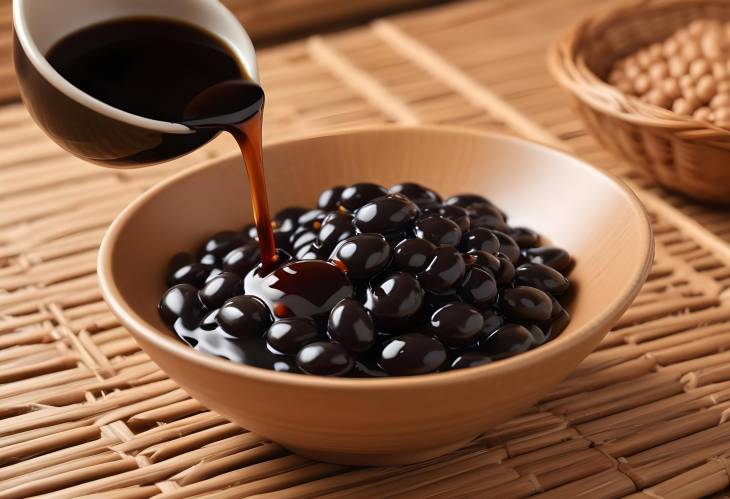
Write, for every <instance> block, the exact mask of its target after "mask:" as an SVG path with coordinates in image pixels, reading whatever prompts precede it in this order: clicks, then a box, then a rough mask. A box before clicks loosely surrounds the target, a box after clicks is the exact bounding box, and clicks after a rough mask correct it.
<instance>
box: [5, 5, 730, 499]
mask: <svg viewBox="0 0 730 499" xmlns="http://www.w3.org/2000/svg"><path fill="white" fill-rule="evenodd" d="M605 3H606V2H599V1H594V2H584V1H582V0H542V1H540V2H524V1H522V0H492V1H474V2H464V3H458V4H454V5H450V6H445V7H439V8H435V9H432V10H429V11H422V12H417V13H414V14H408V15H405V16H400V17H396V18H393V19H388V20H380V21H377V22H375V23H373V24H371V25H369V26H367V27H366V28H362V29H357V30H353V31H348V32H344V33H342V34H337V35H332V36H327V37H324V38H322V37H315V38H310V39H308V40H306V41H302V42H297V43H292V44H289V45H285V46H280V47H277V48H273V49H268V50H265V51H263V52H261V53H260V65H261V73H262V77H263V83H264V86H265V87H266V89H267V91H268V104H267V106H268V107H267V116H266V125H265V126H266V132H265V135H266V138H267V139H273V138H278V137H283V136H287V135H294V134H297V133H300V132H302V131H306V132H310V131H312V130H320V129H332V128H337V127H342V126H350V125H365V124H376V123H393V124H398V123H408V124H412V123H437V124H449V125H462V126H470V127H476V128H480V129H485V130H486V129H489V130H500V131H503V132H507V133H513V134H517V135H522V136H526V137H529V138H532V139H535V140H539V141H542V142H546V143H549V144H553V145H556V146H558V147H563V148H566V149H569V150H572V151H574V152H575V153H577V154H579V155H580V156H582V157H584V158H585V159H587V160H589V161H591V162H594V163H596V164H598V165H600V166H602V167H604V168H606V169H608V170H610V171H612V172H613V173H615V174H617V175H620V176H622V177H623V178H624V179H626V180H628V181H630V182H631V185H632V186H633V187H634V188H635V190H636V191H637V193H638V194H639V195H640V197H641V198H642V200H643V201H644V202H645V204H646V205H647V207H648V209H649V210H650V212H651V215H652V219H653V224H654V231H655V234H656V238H657V254H656V263H655V265H654V268H653V270H652V273H651V277H650V279H649V281H648V282H647V284H646V285H645V286H644V288H643V290H642V292H641V295H640V296H639V297H638V299H637V300H636V302H635V303H634V304H633V306H632V307H631V309H630V310H629V311H628V312H627V313H626V314H625V315H624V317H623V318H622V319H621V320H620V321H619V323H618V324H617V325H616V327H615V329H614V330H613V331H612V332H611V333H610V334H609V335H608V336H607V337H606V338H605V340H604V341H603V342H602V343H601V345H600V347H599V348H598V349H597V351H596V352H594V353H593V354H592V355H590V356H589V357H588V358H587V359H586V360H585V361H584V362H583V363H582V364H581V365H580V367H579V368H578V370H577V371H576V372H575V373H574V374H573V375H572V376H571V377H570V378H569V379H568V380H566V381H565V382H564V383H563V384H561V385H560V386H559V387H558V388H557V389H556V390H555V391H554V392H553V393H551V394H550V395H549V396H548V397H547V398H546V399H545V400H543V401H541V402H540V403H539V404H538V405H536V406H535V407H534V408H533V409H532V410H530V411H529V412H528V413H526V414H524V415H523V416H521V417H519V418H516V419H514V420H513V421H510V422H508V423H505V424H503V425H501V426H500V427H498V428H495V429H493V430H492V431H490V432H488V433H487V434H485V435H484V436H482V437H481V438H480V439H479V440H477V441H475V442H474V443H473V444H471V445H469V446H468V447H467V448H464V449H462V450H460V451H458V452H455V453H453V454H451V455H449V456H446V457H443V458H439V459H436V460H433V461H430V462H427V463H423V464H418V465H412V466H406V467H397V468H395V467H394V468H370V469H354V468H346V467H342V466H334V465H329V464H319V463H315V462H311V461H308V460H306V459H302V458H299V457H297V456H293V455H289V454H288V453H287V452H285V451H284V450H283V449H281V448H280V447H278V446H277V445H275V444H273V443H269V442H266V441H263V440H262V439H261V438H259V437H258V436H256V435H254V434H251V433H248V432H246V431H245V430H243V429H241V428H239V427H237V426H235V425H232V424H230V423H228V422H226V421H225V420H224V419H222V418H221V417H220V416H218V415H216V414H214V413H212V412H209V411H207V410H206V409H205V408H204V407H202V406H201V405H200V404H198V403H197V402H196V401H194V400H192V399H190V398H189V397H188V396H187V395H186V394H185V393H184V392H183V391H182V390H181V389H179V388H178V387H177V386H176V385H175V383H174V382H172V381H171V380H169V379H167V377H166V376H165V375H164V373H162V372H160V371H159V370H158V368H157V367H156V366H155V365H154V364H153V363H152V362H151V361H150V360H149V358H148V357H147V356H146V355H145V354H144V353H143V352H141V351H140V350H139V349H138V347H137V345H136V343H135V342H134V340H133V339H132V338H131V337H130V336H129V335H128V333H127V332H126V331H125V330H124V329H123V328H121V327H120V326H119V324H118V323H117V321H116V320H115V318H114V317H113V316H112V315H111V314H110V313H109V312H108V310H107V307H106V306H105V304H104V303H103V301H102V300H101V297H100V294H99V289H98V287H97V279H96V275H95V263H96V262H95V256H96V250H97V246H98V243H99V240H100V238H101V236H102V234H103V232H104V230H105V228H106V227H107V226H108V224H109V222H110V221H111V220H112V218H113V217H114V216H115V214H116V213H118V212H119V210H120V209H121V208H122V207H123V206H124V205H125V204H126V203H127V202H128V201H129V200H130V199H132V198H133V197H134V196H136V195H137V194H139V193H140V192H141V191H143V190H144V189H145V188H147V187H148V186H149V185H151V184H152V183H154V182H156V181H158V180H159V179H161V178H163V177H164V176H166V175H168V174H170V173H171V172H173V171H178V170H179V169H180V168H182V167H184V166H185V165H189V164H191V163H195V162H197V161H200V160H201V159H204V158H209V157H215V156H216V155H219V154H223V153H226V152H230V151H231V150H232V148H233V143H232V142H231V141H228V140H226V139H225V138H222V139H219V140H217V141H216V142H214V143H213V144H211V145H210V146H208V147H206V148H204V149H203V150H201V151H198V152H197V153H195V154H194V155H192V156H189V157H187V158H184V159H183V160H180V161H178V162H176V163H175V164H171V165H165V166H161V167H155V168H150V169H144V170H138V171H134V172H128V171H125V172H117V171H113V170H105V169H100V168H95V167H91V166H88V165H84V164H82V163H81V162H80V161H78V160H75V159H74V158H71V157H69V156H68V155H67V154H65V153H63V152H62V151H61V150H59V148H58V147H56V146H55V145H53V144H52V143H51V142H49V140H48V139H46V138H45V137H44V136H43V135H42V134H41V132H40V131H39V130H38V129H37V128H36V127H35V126H34V125H33V123H32V122H31V121H30V119H29V118H28V117H27V115H26V113H25V111H24V110H23V109H22V107H20V106H17V105H15V106H9V107H6V108H4V109H3V110H0V151H2V153H1V154H0V497H26V496H31V495H41V494H48V495H49V496H52V497H82V496H93V497H99V498H102V497H103V498H137V497H140V498H142V497H153V496H154V497H164V498H173V497H195V496H208V497H245V496H252V495H258V497H262V496H263V497H272V498H274V497H275V498H287V497H292V498H294V497H315V496H327V497H363V498H373V497H429V498H437V497H438V498H446V497H495V498H506V497H525V496H529V495H533V494H539V495H541V496H542V497H555V498H565V497H590V498H601V497H620V496H631V497H635V498H672V499H674V498H677V499H678V498H690V497H699V496H702V495H712V494H714V497H730V492H728V486H729V475H728V473H729V471H728V470H729V468H730V466H729V463H730V424H728V423H727V422H726V420H727V416H728V415H730V350H729V348H730V304H728V301H727V293H726V290H727V288H728V286H729V285H730V248H729V247H728V246H727V243H726V240H727V239H728V238H730V219H728V217H727V211H726V210H724V209H719V208H708V207H702V206H699V205H696V204H694V203H692V202H690V201H688V200H686V199H684V198H681V197H677V196H674V195H669V194H667V193H666V192H663V191H662V190H660V189H658V188H657V187H655V186H654V185H653V184H652V182H651V181H650V180H648V179H647V178H645V177H643V176H642V175H641V174H639V173H638V172H636V171H635V170H633V169H632V168H631V167H630V166H627V165H621V164H618V163H616V162H615V161H613V160H611V158H609V157H608V156H607V155H606V154H605V153H604V152H603V151H601V150H600V149H599V148H598V146H597V145H596V144H595V142H594V141H593V140H592V139H591V138H590V137H588V136H587V135H586V134H585V132H584V130H583V128H582V127H581V125H580V123H579V122H578V121H577V119H576V118H575V116H574V115H573V114H572V113H571V112H570V109H569V106H568V102H567V100H566V98H565V97H564V95H563V94H562V93H561V92H560V91H559V90H558V89H557V87H556V86H555V85H554V83H553V82H552V81H551V79H550V78H549V76H548V75H547V72H546V69H545V63H544V53H545V48H546V46H547V44H548V43H549V42H550V41H551V40H552V39H554V38H555V36H556V35H557V33H558V32H559V31H561V30H562V29H564V28H565V27H567V25H568V24H570V22H572V21H573V20H574V19H576V18H577V17H579V16H581V15H583V14H584V13H585V12H586V10H587V9H593V8H596V7H598V6H599V4H605ZM424 438H427V437H424Z"/></svg>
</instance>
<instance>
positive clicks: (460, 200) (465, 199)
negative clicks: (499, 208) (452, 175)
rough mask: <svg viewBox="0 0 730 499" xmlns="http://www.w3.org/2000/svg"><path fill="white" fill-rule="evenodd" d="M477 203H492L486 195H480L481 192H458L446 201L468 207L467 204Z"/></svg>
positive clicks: (449, 203)
mask: <svg viewBox="0 0 730 499" xmlns="http://www.w3.org/2000/svg"><path fill="white" fill-rule="evenodd" d="M476 203H488V204H491V202H490V201H489V200H488V199H487V198H485V197H484V196H480V195H479V194H457V195H455V196H451V197H450V198H448V199H447V200H446V201H444V204H447V205H452V204H453V205H456V206H461V207H462V208H466V207H467V206H469V205H471V204H476Z"/></svg>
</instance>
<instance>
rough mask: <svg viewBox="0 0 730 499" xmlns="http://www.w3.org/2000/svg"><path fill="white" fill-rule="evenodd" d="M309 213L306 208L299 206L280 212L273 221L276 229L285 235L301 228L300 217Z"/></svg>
mask: <svg viewBox="0 0 730 499" xmlns="http://www.w3.org/2000/svg"><path fill="white" fill-rule="evenodd" d="M308 211H309V210H307V209H306V208H300V207H297V206H292V207H289V208H284V209H283V210H279V211H277V212H276V214H275V215H274V218H273V220H272V222H273V225H274V228H275V229H277V230H279V231H281V232H284V233H291V232H293V231H294V229H296V228H297V227H298V226H299V217H301V216H302V215H304V214H305V213H307V212H308Z"/></svg>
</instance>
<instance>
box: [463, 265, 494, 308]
mask: <svg viewBox="0 0 730 499" xmlns="http://www.w3.org/2000/svg"><path fill="white" fill-rule="evenodd" d="M458 293H459V296H460V297H461V299H462V300H464V301H465V302H466V303H469V304H471V305H474V306H475V307H477V308H485V307H488V306H490V305H493V304H494V302H495V301H496V300H497V281H496V280H495V278H494V275H493V274H492V273H491V272H490V271H488V270H485V269H482V268H480V267H477V266H474V267H472V268H468V269H467V270H466V274H464V278H463V279H462V281H461V284H460V285H459V288H458Z"/></svg>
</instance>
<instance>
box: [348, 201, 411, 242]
mask: <svg viewBox="0 0 730 499" xmlns="http://www.w3.org/2000/svg"><path fill="white" fill-rule="evenodd" d="M416 216H418V207H417V206H416V205H415V204H414V203H413V202H412V201H410V200H409V199H407V198H405V197H403V196H398V195H394V194H390V195H388V196H383V197H379V198H377V199H374V200H372V201H370V202H368V203H367V204H365V205H363V206H362V207H360V208H359V209H358V210H357V211H356V212H355V222H354V223H355V227H356V228H357V230H358V231H359V232H360V233H363V234H365V233H377V234H387V233H395V232H400V231H402V230H403V229H405V228H407V227H410V225H411V223H412V222H413V221H414V220H415V219H416Z"/></svg>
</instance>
